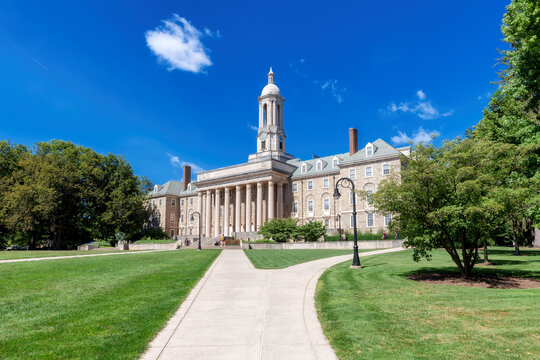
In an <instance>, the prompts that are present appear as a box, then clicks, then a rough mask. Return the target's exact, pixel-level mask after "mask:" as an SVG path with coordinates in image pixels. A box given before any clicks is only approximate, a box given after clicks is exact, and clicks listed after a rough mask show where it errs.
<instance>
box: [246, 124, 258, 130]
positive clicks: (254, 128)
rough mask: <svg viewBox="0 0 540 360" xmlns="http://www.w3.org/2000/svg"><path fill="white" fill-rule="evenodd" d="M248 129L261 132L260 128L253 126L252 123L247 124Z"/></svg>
mask: <svg viewBox="0 0 540 360" xmlns="http://www.w3.org/2000/svg"><path fill="white" fill-rule="evenodd" d="M246 125H247V127H248V128H249V129H251V130H253V131H259V127H258V126H255V125H251V124H250V123H246Z"/></svg>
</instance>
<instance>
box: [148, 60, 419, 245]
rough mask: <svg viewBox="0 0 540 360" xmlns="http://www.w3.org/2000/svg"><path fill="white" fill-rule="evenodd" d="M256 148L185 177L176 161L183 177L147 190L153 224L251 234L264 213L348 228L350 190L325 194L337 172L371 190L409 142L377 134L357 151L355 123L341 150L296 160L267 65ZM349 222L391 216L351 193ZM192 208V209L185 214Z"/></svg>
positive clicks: (375, 227) (377, 223)
mask: <svg viewBox="0 0 540 360" xmlns="http://www.w3.org/2000/svg"><path fill="white" fill-rule="evenodd" d="M258 101H259V131H258V133H257V152H256V153H254V154H251V155H249V157H248V161H247V162H246V163H243V164H238V165H232V166H228V167H224V168H219V169H215V170H210V171H204V172H201V173H199V174H198V175H197V181H195V182H191V168H190V167H189V166H186V167H184V174H183V182H178V181H169V182H167V183H166V184H164V185H155V188H154V191H153V192H151V193H150V194H149V196H150V201H151V203H152V204H153V205H155V207H156V214H158V217H157V219H156V223H155V224H156V225H159V226H161V227H162V228H163V229H164V230H165V231H166V232H167V233H169V234H171V236H177V235H179V236H180V237H190V236H195V235H198V228H199V223H198V221H199V220H200V221H201V223H200V224H201V228H202V236H203V237H217V236H221V235H224V236H236V237H237V238H248V237H249V238H252V239H253V238H254V237H255V233H256V231H257V230H258V229H259V227H260V226H261V225H262V224H264V222H266V221H267V220H269V219H273V218H276V217H279V218H282V217H292V218H294V219H297V220H298V223H299V224H303V223H306V222H309V221H321V222H323V223H325V224H326V226H327V227H328V229H329V230H333V229H338V228H340V227H341V228H342V229H345V230H351V229H352V216H351V215H352V193H351V192H350V190H349V189H341V193H342V195H343V196H342V197H341V198H340V199H339V200H335V199H334V198H333V197H332V194H333V189H334V186H335V183H336V181H337V180H338V179H339V178H341V177H348V178H350V179H352V180H354V183H355V187H356V189H360V190H365V191H366V192H367V193H370V192H375V191H376V190H377V185H378V184H379V182H380V181H381V180H382V179H384V178H385V177H386V176H389V175H390V174H398V173H399V171H400V168H401V162H400V157H401V155H408V154H409V151H410V150H409V147H402V148H394V147H392V146H391V145H389V144H388V143H386V142H385V141H383V140H381V139H377V140H375V141H373V142H369V143H367V144H365V146H364V147H363V148H362V149H360V150H358V140H357V130H356V129H353V128H351V129H349V152H346V153H341V154H336V155H330V156H325V157H316V158H313V159H309V160H302V159H299V158H295V157H294V156H292V155H290V154H288V153H287V152H286V136H285V128H284V119H285V117H284V102H285V99H284V98H283V97H282V96H281V92H280V90H279V88H278V87H277V86H276V85H275V83H274V73H273V72H272V69H270V72H269V73H268V84H267V85H266V86H265V87H264V88H263V90H262V92H261V95H260V96H259V99H258ZM357 211H358V215H357V228H358V230H359V231H364V232H365V231H374V232H375V231H379V230H381V229H384V228H386V227H387V225H388V224H389V222H390V221H391V215H390V214H378V213H375V211H374V209H373V207H372V206H370V204H369V203H368V202H367V201H365V199H363V198H359V197H358V196H357ZM194 212H198V213H200V219H198V216H196V215H195V216H193V215H192V214H193V213H194Z"/></svg>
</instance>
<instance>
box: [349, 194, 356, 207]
mask: <svg viewBox="0 0 540 360" xmlns="http://www.w3.org/2000/svg"><path fill="white" fill-rule="evenodd" d="M355 196H356V194H355V193H354V192H352V191H351V192H350V193H349V205H352V204H353V201H354V200H356V199H354V197H355ZM353 199H354V200H353Z"/></svg>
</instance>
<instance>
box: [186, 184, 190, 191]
mask: <svg viewBox="0 0 540 360" xmlns="http://www.w3.org/2000/svg"><path fill="white" fill-rule="evenodd" d="M187 191H191V183H189V184H188V185H187Z"/></svg>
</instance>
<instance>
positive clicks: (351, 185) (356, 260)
mask: <svg viewBox="0 0 540 360" xmlns="http://www.w3.org/2000/svg"><path fill="white" fill-rule="evenodd" d="M342 181H346V184H344V185H342V186H343V187H344V188H347V189H351V191H352V193H353V201H352V204H353V213H352V215H353V223H352V225H353V231H354V247H353V249H354V255H353V262H352V266H354V267H361V265H360V258H359V257H358V239H357V234H356V195H355V194H354V183H353V181H352V180H351V179H349V178H341V179H339V180H338V181H337V182H336V187H335V188H334V199H336V200H337V199H339V198H340V197H341V194H340V193H339V190H338V185H339V183H340V182H342Z"/></svg>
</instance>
